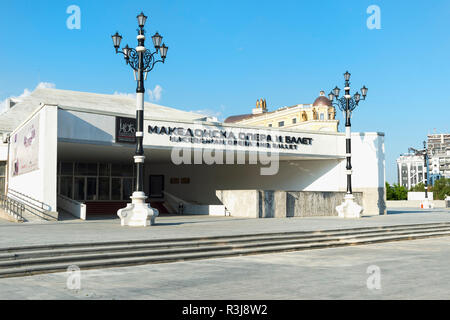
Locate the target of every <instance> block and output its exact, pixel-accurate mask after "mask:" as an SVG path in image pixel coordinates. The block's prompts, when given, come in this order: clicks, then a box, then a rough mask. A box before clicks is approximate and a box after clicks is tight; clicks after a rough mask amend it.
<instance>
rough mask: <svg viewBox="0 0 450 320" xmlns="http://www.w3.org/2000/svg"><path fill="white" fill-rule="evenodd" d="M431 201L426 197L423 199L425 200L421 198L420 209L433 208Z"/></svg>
mask: <svg viewBox="0 0 450 320" xmlns="http://www.w3.org/2000/svg"><path fill="white" fill-rule="evenodd" d="M433 207H434V206H433V202H431V201H430V200H428V199H425V200H423V201H422V202H421V203H420V208H421V209H433Z"/></svg>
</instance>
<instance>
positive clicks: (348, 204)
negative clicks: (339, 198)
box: [336, 194, 364, 219]
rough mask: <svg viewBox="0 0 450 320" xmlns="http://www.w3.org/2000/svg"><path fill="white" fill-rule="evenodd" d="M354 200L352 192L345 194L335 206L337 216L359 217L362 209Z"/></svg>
mask: <svg viewBox="0 0 450 320" xmlns="http://www.w3.org/2000/svg"><path fill="white" fill-rule="evenodd" d="M354 200H355V197H354V196H353V195H352V194H347V195H346V196H345V197H344V202H343V203H342V204H341V205H339V206H337V207H336V211H337V212H338V216H339V218H353V219H358V218H361V213H362V211H363V210H364V209H363V207H361V206H360V205H358V204H357V203H356V202H355V201H354Z"/></svg>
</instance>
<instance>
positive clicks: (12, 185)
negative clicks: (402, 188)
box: [0, 89, 386, 217]
mask: <svg viewBox="0 0 450 320" xmlns="http://www.w3.org/2000/svg"><path fill="white" fill-rule="evenodd" d="M135 104H136V102H135V100H134V99H130V98H127V97H123V96H115V95H102V94H95V93H86V92H74V91H67V90H56V89H37V90H36V91H34V92H32V93H31V94H30V95H29V96H28V97H25V98H24V99H23V100H22V101H20V102H17V103H16V104H14V105H13V106H12V107H11V108H9V109H8V110H6V111H5V112H4V113H2V114H1V115H0V128H1V132H2V134H3V137H4V139H3V141H4V143H3V144H2V145H1V146H0V156H1V159H0V160H2V161H3V163H4V164H5V167H6V169H5V177H4V180H5V190H6V193H7V194H8V196H14V194H16V193H20V194H21V195H24V196H26V197H28V198H30V199H31V198H32V199H35V200H37V201H39V202H40V203H43V204H45V206H46V207H47V208H48V210H49V211H52V212H58V211H60V210H65V211H67V210H69V211H70V210H72V209H71V208H73V207H74V206H77V204H78V205H80V206H81V205H84V206H86V208H87V209H86V210H87V213H86V214H87V216H88V217H89V216H90V215H94V214H115V213H116V212H117V210H118V209H120V208H123V207H125V206H126V203H128V202H130V198H129V197H130V196H131V194H132V192H133V191H134V183H135V178H136V173H135V172H134V171H135V169H134V166H133V155H134V151H135V125H136V123H135V108H136V107H135ZM260 106H261V108H262V107H264V106H265V103H263V104H260ZM320 110H323V112H325V111H327V112H329V114H328V115H327V118H329V117H331V116H330V113H331V111H332V110H331V109H330V108H329V106H324V107H323V108H322V109H320V108H318V109H317V111H316V112H321V111H320ZM317 121H319V122H320V121H321V120H320V117H319V119H318V120H317ZM324 121H332V122H333V123H335V124H336V126H337V120H335V119H329V120H324ZM144 128H145V130H144V131H145V133H144V141H143V144H144V152H145V156H146V161H145V184H144V189H145V193H146V194H147V195H148V196H149V199H148V200H149V201H150V202H151V204H152V207H154V208H156V209H158V210H159V211H160V212H161V213H165V212H166V213H177V212H178V213H179V212H180V208H181V212H183V213H185V214H187V213H189V214H220V215H225V214H231V215H235V216H236V215H240V213H239V212H238V210H237V211H234V212H233V210H232V209H230V208H234V206H233V201H236V199H238V198H239V199H240V200H239V201H242V195H245V194H248V195H249V197H253V195H254V194H255V193H254V192H253V193H251V192H250V191H252V190H253V191H256V194H261V192H265V191H268V190H277V191H282V192H312V193H319V194H320V195H321V196H322V198H323V199H328V200H324V201H328V202H327V203H328V204H329V206H330V207H332V205H333V204H332V202H329V201H330V199H332V198H333V197H337V196H341V195H342V197H343V194H345V190H346V171H345V135H344V134H343V133H340V132H336V131H326V130H318V131H312V130H302V129H298V128H290V127H289V128H288V127H286V126H284V127H283V126H281V127H277V128H273V127H272V128H271V127H268V126H266V127H260V126H254V125H247V124H241V123H222V122H217V121H211V119H210V118H208V117H205V116H204V115H201V114H195V113H191V112H185V111H181V110H177V109H174V108H168V107H164V106H160V105H156V104H151V103H145V115H144ZM352 135H353V136H352V147H353V148H352V151H353V154H352V155H353V164H354V165H353V171H354V175H353V187H354V192H355V193H358V194H359V195H360V200H361V204H362V205H363V207H364V208H365V210H364V214H367V215H378V214H383V213H385V209H386V208H385V190H384V183H385V171H384V170H385V167H384V166H385V163H384V134H382V133H370V132H369V133H352ZM0 178H1V177H0ZM224 192H228V194H230V193H231V194H233V196H232V197H227V198H226V199H225V198H224V197H219V196H218V194H219V193H220V194H224ZM246 192H247V193H246ZM248 192H250V193H251V194H252V195H251V196H250V193H248ZM292 199H293V198H292V197H287V198H286V200H285V202H286V201H291V200H292ZM333 199H334V198H333ZM230 201H231V202H230ZM243 201H245V202H246V203H250V202H251V201H254V198H251V199H250V198H248V199H244V200H243ZM333 201H334V200H333ZM336 201H337V200H336ZM340 202H341V201H338V203H340ZM74 210H75V209H74ZM333 211H334V208H333ZM76 214H77V213H74V215H76ZM331 215H335V212H332V213H331ZM249 216H252V217H258V214H257V213H256V214H255V215H249ZM286 216H287V215H286Z"/></svg>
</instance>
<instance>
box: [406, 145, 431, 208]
mask: <svg viewBox="0 0 450 320" xmlns="http://www.w3.org/2000/svg"><path fill="white" fill-rule="evenodd" d="M408 151H409V152H414V154H415V155H416V156H422V157H423V170H424V185H425V201H424V202H422V203H421V207H422V208H423V209H430V208H431V207H432V205H431V203H430V202H429V199H428V150H427V142H426V141H424V142H423V150H417V149H414V148H409V149H408Z"/></svg>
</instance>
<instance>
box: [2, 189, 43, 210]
mask: <svg viewBox="0 0 450 320" xmlns="http://www.w3.org/2000/svg"><path fill="white" fill-rule="evenodd" d="M8 194H11V195H12V196H13V197H14V198H17V200H19V201H20V200H22V201H23V202H26V203H27V204H28V205H30V206H32V207H34V208H36V209H39V210H45V211H51V207H50V206H49V205H47V204H45V203H44V202H42V201H39V200H37V199H34V198H32V197H30V196H27V195H26V194H23V193H21V192H19V191H16V190H13V189H11V188H8Z"/></svg>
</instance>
